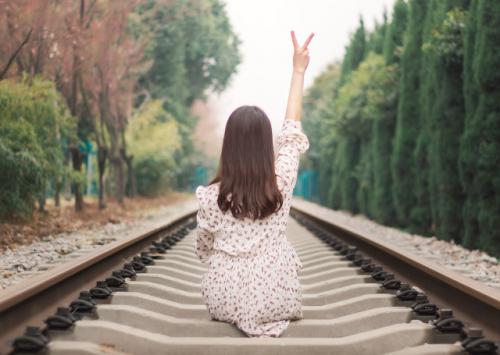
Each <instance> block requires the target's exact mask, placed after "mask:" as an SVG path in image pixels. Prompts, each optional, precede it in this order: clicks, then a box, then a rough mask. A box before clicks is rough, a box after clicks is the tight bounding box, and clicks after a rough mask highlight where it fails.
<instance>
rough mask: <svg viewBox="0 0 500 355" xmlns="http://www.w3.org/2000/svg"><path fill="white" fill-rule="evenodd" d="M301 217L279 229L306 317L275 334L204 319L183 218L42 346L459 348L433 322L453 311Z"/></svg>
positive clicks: (142, 350) (138, 349)
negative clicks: (252, 334)
mask: <svg viewBox="0 0 500 355" xmlns="http://www.w3.org/2000/svg"><path fill="white" fill-rule="evenodd" d="M299 222H300V223H299ZM303 222H304V221H301V220H300V219H299V220H296V219H294V218H290V222H289V226H288V231H287V236H288V238H289V240H290V242H291V243H292V245H294V247H295V249H296V251H297V254H298V255H299V257H300V259H301V261H302V263H303V266H304V268H303V269H302V271H301V272H300V274H299V278H300V281H301V285H302V287H303V315H304V318H303V319H301V320H297V321H292V322H291V323H290V325H289V327H288V328H287V330H286V331H285V332H284V333H283V335H282V336H281V337H279V338H248V337H246V336H245V335H244V334H243V333H242V332H240V331H239V330H238V329H237V328H235V327H234V326H232V325H230V324H227V323H224V322H218V321H213V320H210V318H209V315H208V312H207V309H206V306H205V305H204V304H203V301H202V298H201V293H200V281H201V277H202V275H203V273H204V272H205V270H206V265H204V264H202V263H201V262H200V261H199V260H198V258H197V257H196V256H195V254H194V241H195V237H196V230H195V229H194V228H195V225H194V224H193V222H190V223H188V224H187V226H184V227H183V228H181V231H180V232H179V231H178V232H175V233H172V234H171V235H167V236H164V237H163V238H162V239H160V240H159V242H158V243H157V244H155V246H154V248H152V250H151V251H150V252H149V253H143V254H142V255H139V256H137V257H136V258H135V259H134V261H133V262H132V263H131V264H129V265H128V268H125V269H124V270H122V271H119V272H115V273H114V274H113V276H111V277H110V278H109V279H107V280H106V281H104V282H101V283H99V284H98V285H97V286H96V287H95V288H94V289H92V290H90V291H89V292H87V293H84V294H82V296H81V297H80V300H79V301H77V302H76V303H73V304H72V306H71V310H72V313H73V314H76V318H75V319H74V320H72V321H70V323H71V324H68V326H67V327H65V326H64V324H62V325H61V323H58V322H57V321H58V320H59V322H61V319H62V320H63V323H64V319H66V318H70V317H71V316H70V315H69V316H68V315H65V312H66V311H65V310H63V309H61V310H60V311H59V312H60V317H59V318H57V317H55V318H54V322H53V326H52V327H51V329H50V330H49V331H48V334H49V338H50V341H49V342H48V344H47V345H46V348H47V353H48V354H53V355H56V354H57V355H58V354H234V353H238V354H240V355H244V354H262V355H264V354H266V355H267V354H277V355H281V354H283V355H296V354H297V355H298V354H308V355H309V354H310V355H314V354H346V355H353V354H359V355H362V354H367V355H368V354H369V355H374V354H389V353H390V354H393V355H396V354H399V355H402V354H405V355H407V354H415V355H417V354H420V355H422V354H464V353H466V352H464V346H463V345H462V344H461V342H460V341H459V340H460V336H459V335H460V331H461V330H458V331H454V330H453V328H446V329H447V331H441V330H439V329H440V328H439V327H438V326H437V325H436V318H437V319H438V321H439V317H441V322H442V323H446V324H450V323H453V322H450V321H449V320H451V319H453V318H452V314H450V313H449V312H447V311H444V312H443V311H442V312H441V313H439V312H436V309H435V308H433V307H432V304H429V303H428V300H427V299H426V298H425V295H423V294H420V293H419V291H418V290H415V289H412V288H410V287H409V286H408V285H404V284H403V285H401V283H400V282H399V281H398V280H395V279H394V276H392V275H391V274H390V273H388V272H386V271H384V270H382V269H381V268H379V267H377V266H376V265H372V264H370V261H369V260H364V259H363V258H362V257H361V256H360V255H359V254H357V252H356V250H355V249H353V248H350V247H349V246H347V245H344V244H342V243H337V242H335V238H334V236H331V235H328V233H326V232H325V231H323V230H321V229H320V228H319V227H317V226H314V225H313V224H311V223H304V224H302V223H303ZM306 227H307V228H306ZM123 281H125V283H123ZM447 319H448V321H446V320H447ZM49 327H50V323H49ZM58 327H59V328H60V329H56V328H58ZM62 328H67V329H62Z"/></svg>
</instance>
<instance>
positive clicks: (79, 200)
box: [71, 148, 83, 212]
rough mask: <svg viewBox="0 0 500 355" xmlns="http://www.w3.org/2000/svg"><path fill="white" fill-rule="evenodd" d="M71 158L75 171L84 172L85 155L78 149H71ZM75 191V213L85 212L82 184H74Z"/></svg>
mask: <svg viewBox="0 0 500 355" xmlns="http://www.w3.org/2000/svg"><path fill="white" fill-rule="evenodd" d="M71 157H72V159H73V170H75V171H78V172H80V171H82V163H83V154H82V152H80V149H78V148H71ZM74 190H75V211H77V212H78V211H82V210H83V195H82V187H81V184H80V182H75V183H74Z"/></svg>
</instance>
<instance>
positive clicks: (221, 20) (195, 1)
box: [138, 0, 240, 107]
mask: <svg viewBox="0 0 500 355" xmlns="http://www.w3.org/2000/svg"><path fill="white" fill-rule="evenodd" d="M151 4H153V5H154V8H153V11H152V14H150V16H149V17H147V18H146V20H145V21H144V26H146V29H145V30H148V31H150V32H152V41H151V43H150V44H149V47H148V59H151V60H152V61H153V65H152V67H151V69H150V70H148V71H147V72H146V73H145V74H144V75H143V76H142V78H141V81H140V88H141V89H142V88H144V89H146V90H148V91H149V92H150V94H151V95H152V96H153V97H162V98H168V99H169V100H173V101H177V102H179V103H181V104H183V105H186V106H188V107H189V106H190V105H191V104H192V103H193V101H194V100H195V99H198V98H204V95H205V92H206V91H207V90H214V91H216V92H220V91H222V90H223V89H224V88H225V87H226V86H227V84H228V81H229V78H230V77H231V74H232V73H233V72H234V71H235V69H236V67H237V65H238V64H239V63H240V55H239V51H238V47H239V44H240V40H239V38H238V37H237V36H236V35H235V34H234V32H233V31H232V28H231V25H230V23H229V20H228V18H227V15H226V12H225V8H224V4H223V3H221V2H220V1H219V0H203V1H199V0H178V1H175V2H173V3H172V2H166V1H161V0H157V1H151ZM138 11H139V13H142V12H144V8H139V9H138Z"/></svg>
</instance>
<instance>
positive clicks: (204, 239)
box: [195, 185, 215, 263]
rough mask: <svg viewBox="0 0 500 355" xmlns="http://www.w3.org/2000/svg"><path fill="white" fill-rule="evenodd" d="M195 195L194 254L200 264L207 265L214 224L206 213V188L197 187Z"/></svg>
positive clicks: (210, 251)
mask: <svg viewBox="0 0 500 355" xmlns="http://www.w3.org/2000/svg"><path fill="white" fill-rule="evenodd" d="M195 195H196V198H197V199H198V203H199V207H198V212H197V213H196V223H197V228H196V241H195V253H196V256H198V258H199V259H200V261H201V262H202V263H207V262H208V259H209V258H210V256H211V255H212V252H213V244H214V232H215V228H214V227H215V224H214V222H213V221H211V218H210V213H209V212H208V211H207V209H208V208H207V204H206V203H207V200H208V199H207V197H206V188H205V187H204V186H201V185H200V186H198V187H197V188H196V190H195Z"/></svg>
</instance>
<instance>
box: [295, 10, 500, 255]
mask: <svg viewBox="0 0 500 355" xmlns="http://www.w3.org/2000/svg"><path fill="white" fill-rule="evenodd" d="M499 40H500V2H497V1H489V0H426V1H422V0H409V1H404V0H397V1H396V3H395V5H394V7H393V9H392V13H391V18H390V20H388V18H387V16H386V15H384V19H383V21H382V22H381V23H378V24H376V26H375V28H374V30H373V31H367V30H366V28H365V26H364V23H363V20H362V19H360V22H359V26H358V28H357V30H356V31H355V32H354V33H353V35H352V36H351V39H350V42H349V44H348V46H347V47H346V53H345V56H344V58H343V60H342V62H341V63H333V64H332V65H330V66H329V67H328V68H327V69H326V70H325V72H324V73H323V74H322V75H320V76H319V77H318V78H317V79H316V81H315V83H314V84H313V86H312V87H311V88H310V89H309V91H308V95H307V97H306V100H305V114H306V117H307V119H306V120H304V130H305V131H306V133H307V134H308V135H309V137H310V140H311V141H312V142H314V143H313V145H312V146H311V149H309V151H308V155H307V156H306V161H305V162H304V163H305V166H306V167H309V168H311V169H315V170H317V171H318V172H319V191H320V193H321V195H320V196H319V199H320V202H321V203H323V204H325V205H327V206H329V207H332V208H339V209H345V210H349V211H351V212H353V213H363V214H365V215H367V216H369V217H371V218H373V219H374V220H376V221H379V222H381V223H384V224H387V225H394V226H398V227H401V228H404V229H407V230H409V231H411V232H418V233H420V234H424V235H436V236H437V237H438V238H441V239H445V240H453V241H455V242H457V243H461V244H463V245H465V246H466V247H469V248H480V249H483V250H486V251H489V252H490V253H491V254H493V255H496V256H500V70H499V69H500V42H499ZM325 162H329V164H325Z"/></svg>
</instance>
